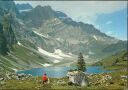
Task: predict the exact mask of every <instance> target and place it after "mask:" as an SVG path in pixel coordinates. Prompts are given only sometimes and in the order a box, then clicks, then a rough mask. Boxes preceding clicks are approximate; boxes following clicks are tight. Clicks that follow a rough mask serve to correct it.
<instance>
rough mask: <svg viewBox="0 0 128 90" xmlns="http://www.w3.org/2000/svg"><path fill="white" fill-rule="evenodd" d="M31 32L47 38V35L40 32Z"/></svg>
mask: <svg viewBox="0 0 128 90" xmlns="http://www.w3.org/2000/svg"><path fill="white" fill-rule="evenodd" d="M33 32H34V33H35V34H37V35H39V36H41V37H44V38H48V36H45V35H43V34H40V33H38V32H36V31H33Z"/></svg>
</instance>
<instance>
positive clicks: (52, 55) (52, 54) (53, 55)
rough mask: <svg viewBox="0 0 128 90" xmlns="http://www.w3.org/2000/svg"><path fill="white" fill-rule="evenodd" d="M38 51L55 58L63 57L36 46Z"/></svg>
mask: <svg viewBox="0 0 128 90" xmlns="http://www.w3.org/2000/svg"><path fill="white" fill-rule="evenodd" d="M38 51H39V52H40V53H42V54H44V55H46V56H49V57H53V58H56V59H63V58H62V57H61V56H59V55H55V54H54V53H50V52H47V51H45V50H43V49H42V48H40V47H38Z"/></svg>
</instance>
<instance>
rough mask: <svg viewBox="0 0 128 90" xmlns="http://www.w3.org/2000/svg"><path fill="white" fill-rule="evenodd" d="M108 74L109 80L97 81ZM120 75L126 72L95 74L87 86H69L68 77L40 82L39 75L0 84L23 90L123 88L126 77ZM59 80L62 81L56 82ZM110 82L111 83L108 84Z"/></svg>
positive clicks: (117, 89)
mask: <svg viewBox="0 0 128 90" xmlns="http://www.w3.org/2000/svg"><path fill="white" fill-rule="evenodd" d="M105 75H110V76H111V77H112V79H111V80H107V81H106V82H105V83H97V80H98V81H100V80H101V79H102V77H103V76H105ZM122 75H127V72H123V71H117V72H112V73H108V74H105V73H104V74H96V75H93V76H90V77H89V78H88V80H89V82H94V83H96V84H90V85H89V86H87V87H80V86H75V85H73V86H71V85H68V78H67V77H64V78H50V83H48V84H45V85H44V84H42V80H41V77H32V78H29V79H26V80H8V81H6V83H5V84H4V85H1V87H0V88H1V89H12V90H13V89H23V90H26V89H27V90H28V89H29V90H34V89H35V90H51V89H52V90H58V89H59V90H95V89H96V90H103V89H104V90H124V88H126V85H127V79H122V78H121V76H122ZM59 80H61V81H64V83H57V82H58V81H59ZM110 82H111V83H112V84H110Z"/></svg>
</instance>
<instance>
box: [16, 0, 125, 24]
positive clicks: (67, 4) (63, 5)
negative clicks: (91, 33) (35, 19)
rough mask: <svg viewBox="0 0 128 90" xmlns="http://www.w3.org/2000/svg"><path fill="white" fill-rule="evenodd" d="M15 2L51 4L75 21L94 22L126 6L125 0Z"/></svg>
mask: <svg viewBox="0 0 128 90" xmlns="http://www.w3.org/2000/svg"><path fill="white" fill-rule="evenodd" d="M15 2H16V3H30V4H31V5H32V6H33V7H35V6H37V5H41V6H46V5H49V6H51V7H52V8H53V9H54V10H58V11H62V12H64V13H66V14H67V15H68V16H69V17H71V18H72V19H73V20H76V21H82V22H86V23H91V24H95V20H96V19H97V16H98V15H100V14H109V13H113V12H116V11H119V10H121V9H124V8H127V1H15Z"/></svg>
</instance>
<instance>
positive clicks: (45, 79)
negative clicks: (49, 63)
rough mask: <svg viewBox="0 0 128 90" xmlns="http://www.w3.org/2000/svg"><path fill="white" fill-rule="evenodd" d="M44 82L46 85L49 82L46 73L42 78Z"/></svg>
mask: <svg viewBox="0 0 128 90" xmlns="http://www.w3.org/2000/svg"><path fill="white" fill-rule="evenodd" d="M42 81H43V84H46V83H47V82H48V77H47V74H46V73H45V74H44V75H43V76H42Z"/></svg>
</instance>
